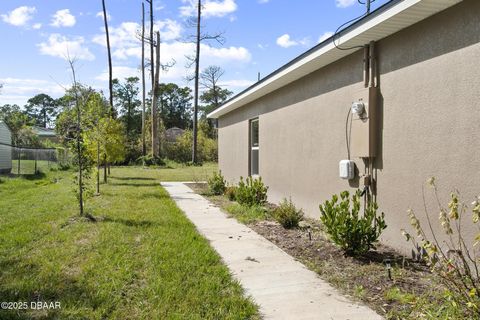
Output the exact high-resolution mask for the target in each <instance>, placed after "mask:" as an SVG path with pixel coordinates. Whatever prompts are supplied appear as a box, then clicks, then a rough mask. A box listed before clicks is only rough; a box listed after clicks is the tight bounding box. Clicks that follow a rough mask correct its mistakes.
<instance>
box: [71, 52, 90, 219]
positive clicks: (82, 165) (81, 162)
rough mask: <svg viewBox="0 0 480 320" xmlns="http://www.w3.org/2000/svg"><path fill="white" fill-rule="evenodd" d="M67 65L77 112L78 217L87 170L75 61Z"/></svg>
mask: <svg viewBox="0 0 480 320" xmlns="http://www.w3.org/2000/svg"><path fill="white" fill-rule="evenodd" d="M68 63H69V65H70V69H71V72H72V81H73V88H72V89H73V93H74V97H75V109H76V112H77V119H76V120H77V123H76V127H77V130H76V139H75V147H74V150H75V151H76V156H77V165H78V176H77V183H78V192H77V199H78V206H79V210H80V216H83V215H84V203H83V201H84V191H85V190H86V186H85V183H84V181H83V178H84V173H86V171H87V170H88V167H87V165H86V164H87V163H86V161H85V153H84V145H83V144H82V137H81V135H82V104H83V102H82V101H81V100H80V96H79V94H78V90H77V77H76V73H75V61H74V60H72V59H70V58H69V59H68Z"/></svg>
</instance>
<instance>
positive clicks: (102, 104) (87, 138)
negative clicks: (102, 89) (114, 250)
mask: <svg viewBox="0 0 480 320" xmlns="http://www.w3.org/2000/svg"><path fill="white" fill-rule="evenodd" d="M84 109H85V110H84V117H83V118H84V123H85V125H84V131H83V133H82V138H83V141H84V143H85V146H86V150H87V155H90V161H91V162H93V163H95V164H96V167H97V170H96V178H97V179H96V180H97V194H100V152H101V144H102V140H103V139H104V138H105V137H104V136H102V131H101V122H102V119H104V118H105V117H108V116H109V111H110V107H109V106H108V104H107V103H106V101H104V99H103V97H102V96H101V95H100V94H99V93H96V92H95V93H94V94H92V95H91V96H90V97H89V99H88V101H87V103H86V105H85V108H84Z"/></svg>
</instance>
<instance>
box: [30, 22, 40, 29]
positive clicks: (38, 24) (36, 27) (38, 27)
mask: <svg viewBox="0 0 480 320" xmlns="http://www.w3.org/2000/svg"><path fill="white" fill-rule="evenodd" d="M41 27H42V24H41V23H35V24H34V25H33V26H32V28H33V29H35V30H38V29H40V28H41Z"/></svg>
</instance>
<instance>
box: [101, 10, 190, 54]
mask: <svg viewBox="0 0 480 320" xmlns="http://www.w3.org/2000/svg"><path fill="white" fill-rule="evenodd" d="M140 28H141V26H140V24H139V23H136V22H123V23H121V24H120V25H119V26H118V27H111V28H109V32H110V45H111V47H112V48H113V49H115V51H114V53H113V54H114V56H115V57H116V58H117V59H126V58H127V57H128V56H136V55H137V53H138V54H140V51H139V50H140V39H139V36H138V33H139V32H140ZM147 29H148V28H147ZM153 29H154V30H155V31H156V30H160V31H161V36H162V41H171V40H175V39H178V38H179V37H180V35H181V33H182V26H181V25H180V24H179V23H178V22H176V21H174V20H170V19H166V20H162V21H159V22H158V23H157V24H155V25H154V28H153ZM93 42H95V43H96V44H99V45H101V46H105V47H106V40H105V33H103V34H97V35H95V36H94V37H93Z"/></svg>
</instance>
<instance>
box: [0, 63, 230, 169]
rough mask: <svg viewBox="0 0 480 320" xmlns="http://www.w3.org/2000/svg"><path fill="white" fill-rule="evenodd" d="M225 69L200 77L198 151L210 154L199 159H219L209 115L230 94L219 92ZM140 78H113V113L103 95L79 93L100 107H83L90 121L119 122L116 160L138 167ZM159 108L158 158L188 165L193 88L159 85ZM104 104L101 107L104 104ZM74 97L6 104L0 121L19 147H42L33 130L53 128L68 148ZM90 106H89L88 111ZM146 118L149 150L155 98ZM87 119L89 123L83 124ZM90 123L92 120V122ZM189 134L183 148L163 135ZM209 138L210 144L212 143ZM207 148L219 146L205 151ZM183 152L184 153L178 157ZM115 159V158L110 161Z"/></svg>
mask: <svg viewBox="0 0 480 320" xmlns="http://www.w3.org/2000/svg"><path fill="white" fill-rule="evenodd" d="M222 75H223V70H222V69H221V68H219V67H216V66H210V67H208V68H206V69H205V70H204V71H203V72H202V73H201V85H202V87H203V93H202V94H201V95H200V97H199V99H200V101H201V103H202V105H201V106H200V108H199V118H200V120H199V123H198V127H199V135H200V137H199V143H200V144H203V145H200V146H199V151H200V152H201V151H202V150H206V149H209V151H208V152H209V153H213V155H212V154H210V155H209V156H205V155H202V154H200V156H199V158H200V161H202V160H215V159H216V154H215V153H216V140H215V139H216V135H215V130H214V124H213V122H211V121H209V120H207V118H206V115H207V114H208V113H209V112H211V111H212V110H214V109H215V108H217V107H218V106H219V105H221V104H222V103H223V102H224V101H225V100H226V99H228V97H230V96H231V94H232V92H231V91H229V90H227V89H224V88H221V87H220V86H219V84H218V80H219V78H220V77H221V76H222ZM139 87H140V79H139V78H137V77H129V78H126V79H113V88H112V90H113V110H110V109H109V101H108V99H107V98H106V97H104V96H103V94H102V93H101V92H97V91H95V90H94V89H92V88H90V87H87V86H84V85H81V84H78V88H77V89H78V90H77V91H78V92H79V93H80V95H81V96H82V97H83V98H84V99H85V100H86V101H87V102H88V101H89V99H93V98H92V97H95V99H97V102H96V105H97V109H98V108H100V109H102V110H101V111H99V110H93V109H94V108H93V109H92V107H91V104H90V105H89V104H88V103H86V104H85V108H86V110H85V113H86V114H87V116H86V117H85V119H92V117H93V116H92V114H91V113H92V112H93V113H95V112H97V118H99V119H100V118H102V117H100V116H98V112H100V113H102V112H103V114H105V115H106V114H108V116H109V117H111V118H112V119H113V120H115V121H117V122H118V123H119V124H120V125H121V127H118V128H117V129H118V130H119V131H120V133H121V135H122V141H123V148H124V151H125V154H124V157H121V158H123V159H122V160H121V161H119V159H115V162H117V163H118V162H120V163H125V164H126V163H134V162H137V161H138V159H140V158H141V157H142V155H143V152H142V151H143V150H142V149H143V148H142V102H141V97H140V89H139ZM158 90H159V92H158V99H157V110H158V118H159V135H158V139H159V141H158V143H159V145H160V156H161V157H162V158H171V159H174V160H177V161H189V159H188V158H189V157H188V156H186V155H187V154H190V155H191V148H192V145H189V143H193V141H191V140H192V139H193V137H192V131H193V116H194V114H193V111H194V110H193V104H192V102H193V96H192V90H191V89H190V88H189V87H181V86H179V85H177V84H175V83H161V84H159V86H158ZM100 102H101V103H100ZM74 104H75V95H74V90H73V87H72V88H69V89H67V90H66V92H65V94H64V95H63V96H62V97H60V98H57V99H54V98H52V97H51V96H49V95H48V94H45V93H41V94H37V95H35V96H34V97H32V98H30V99H29V100H28V101H27V103H26V104H25V105H24V106H23V107H20V106H18V105H15V104H13V105H10V104H6V105H3V106H1V107H0V119H4V121H5V122H6V123H7V125H8V126H9V127H10V129H11V130H12V140H13V141H12V142H13V144H15V145H21V146H37V147H38V146H41V145H42V143H41V142H40V141H39V140H38V137H37V136H36V134H35V133H34V130H33V127H34V126H38V127H42V128H50V129H55V131H56V133H57V135H58V137H59V141H60V144H61V145H62V146H66V145H67V144H68V143H69V141H71V140H72V139H73V137H74V136H75V130H76V125H75V108H74V107H73V106H74ZM88 106H90V107H88ZM145 106H146V112H145V114H146V116H145V118H146V119H145V122H146V125H145V128H146V131H147V132H146V144H147V150H150V146H151V143H152V141H151V140H152V134H151V132H150V131H151V126H150V125H149V123H151V116H150V115H151V110H150V109H151V100H149V98H147V101H146V103H145ZM85 121H87V120H85ZM89 121H90V120H89ZM174 127H176V128H180V129H183V130H185V134H184V135H183V136H182V137H181V139H179V140H180V141H179V144H181V145H182V148H183V149H182V148H181V149H182V150H179V146H178V145H177V146H172V145H168V143H167V142H166V141H165V134H164V133H165V131H166V130H167V129H170V128H174ZM208 139H211V140H212V141H209V140H208ZM205 145H209V146H215V147H209V148H205ZM179 154H181V155H179ZM112 160H113V159H112Z"/></svg>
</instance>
